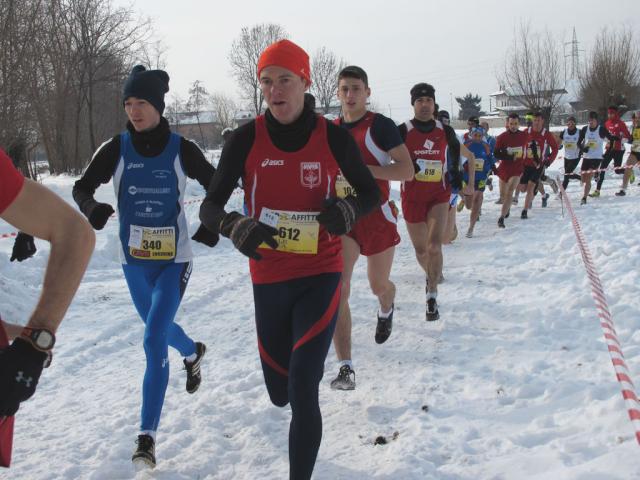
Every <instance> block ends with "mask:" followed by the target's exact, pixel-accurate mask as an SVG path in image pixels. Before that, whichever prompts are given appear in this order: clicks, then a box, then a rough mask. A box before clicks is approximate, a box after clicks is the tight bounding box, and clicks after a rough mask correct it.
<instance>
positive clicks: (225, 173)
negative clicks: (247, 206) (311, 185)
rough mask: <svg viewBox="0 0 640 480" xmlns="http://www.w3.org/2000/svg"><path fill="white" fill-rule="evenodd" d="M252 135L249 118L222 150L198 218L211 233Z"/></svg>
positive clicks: (252, 124) (237, 176)
mask: <svg viewBox="0 0 640 480" xmlns="http://www.w3.org/2000/svg"><path fill="white" fill-rule="evenodd" d="M345 133H346V132H345ZM255 138H256V128H255V122H253V121H252V122H249V123H247V124H245V125H243V126H241V127H238V129H237V130H236V131H235V132H234V134H233V135H231V137H230V138H229V140H227V142H226V143H225V145H224V148H223V149H222V154H221V155H220V161H219V162H218V168H217V169H216V172H215V174H214V175H213V178H212V179H211V182H210V183H209V188H208V189H207V196H206V197H205V199H204V201H203V202H202V205H201V206H200V221H201V222H202V223H203V224H204V226H205V227H207V228H208V229H209V230H210V231H212V232H218V231H219V227H220V222H222V219H223V218H224V216H225V215H226V212H225V210H224V206H225V205H226V204H227V201H228V200H229V197H230V196H231V193H233V190H234V189H235V188H236V185H237V184H238V180H239V179H240V178H241V177H242V174H243V173H244V165H245V163H246V161H247V157H248V156H249V152H250V151H251V147H253V142H254V140H255Z"/></svg>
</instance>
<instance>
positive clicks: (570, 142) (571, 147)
mask: <svg viewBox="0 0 640 480" xmlns="http://www.w3.org/2000/svg"><path fill="white" fill-rule="evenodd" d="M578 138H580V130H578V129H577V128H576V132H575V133H574V134H573V135H571V134H570V133H569V130H568V129H565V131H564V132H562V145H563V146H564V158H568V159H570V160H575V159H576V158H578V157H579V156H580V149H579V148H578Z"/></svg>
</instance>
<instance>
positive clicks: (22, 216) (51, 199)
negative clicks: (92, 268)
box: [0, 180, 95, 332]
mask: <svg viewBox="0 0 640 480" xmlns="http://www.w3.org/2000/svg"><path fill="white" fill-rule="evenodd" d="M0 217H2V219H4V220H6V221H7V222H9V223H10V224H11V225H13V226H14V227H16V228H18V229H19V230H21V231H23V232H26V233H29V234H31V235H34V236H36V237H38V238H41V239H43V240H46V241H48V242H50V243H51V254H50V256H49V261H48V264H47V270H46V272H45V277H44V282H43V285H42V294H41V296H40V299H39V301H38V304H37V306H36V308H35V310H34V312H33V314H32V315H31V318H30V319H29V322H28V324H27V325H28V326H29V327H32V328H46V329H49V330H52V331H54V332H55V331H56V329H57V328H58V325H59V324H60V322H61V321H62V319H63V317H64V315H65V313H66V311H67V309H68V308H69V305H70V304H71V300H72V299H73V296H74V295H75V293H76V290H77V289H78V286H79V285H80V280H81V279H82V276H83V275H84V271H85V269H86V268H87V264H88V263H89V258H90V257H91V253H92V252H93V247H94V245H95V235H94V233H93V229H92V228H91V226H90V225H89V223H88V222H87V221H86V220H85V219H84V218H83V217H82V215H80V214H79V213H78V212H77V211H75V210H74V209H73V208H72V207H71V206H70V205H69V204H68V203H66V202H65V201H64V200H62V199H61V198H60V197H58V196H57V195H55V194H54V193H53V192H51V191H50V190H48V189H47V188H45V187H43V186H42V185H39V184H38V183H36V182H33V181H31V180H25V182H24V186H23V187H22V190H21V191H20V193H19V194H18V196H17V197H16V199H15V200H14V202H13V203H12V204H11V205H10V206H9V207H7V209H6V210H5V211H4V212H2V214H1V215H0Z"/></svg>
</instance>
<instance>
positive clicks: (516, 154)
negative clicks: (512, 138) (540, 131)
mask: <svg viewBox="0 0 640 480" xmlns="http://www.w3.org/2000/svg"><path fill="white" fill-rule="evenodd" d="M507 152H509V154H510V155H513V158H514V159H516V158H522V147H508V148H507Z"/></svg>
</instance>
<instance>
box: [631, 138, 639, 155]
mask: <svg viewBox="0 0 640 480" xmlns="http://www.w3.org/2000/svg"><path fill="white" fill-rule="evenodd" d="M631 151H632V152H640V138H639V139H637V140H634V141H633V145H631Z"/></svg>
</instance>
